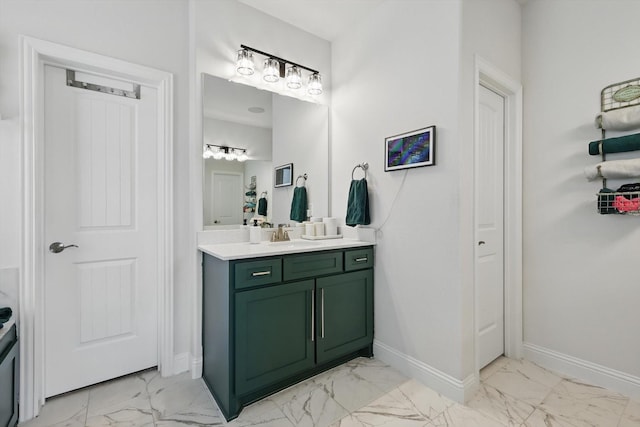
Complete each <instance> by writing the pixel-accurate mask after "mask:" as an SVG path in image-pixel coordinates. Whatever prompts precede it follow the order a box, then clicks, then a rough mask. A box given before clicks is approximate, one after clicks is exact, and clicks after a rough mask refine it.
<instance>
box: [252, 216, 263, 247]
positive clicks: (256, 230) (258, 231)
mask: <svg viewBox="0 0 640 427" xmlns="http://www.w3.org/2000/svg"><path fill="white" fill-rule="evenodd" d="M261 237H262V228H261V227H260V226H258V220H257V219H254V220H253V225H252V226H251V227H249V243H260V241H261V240H262V239H261Z"/></svg>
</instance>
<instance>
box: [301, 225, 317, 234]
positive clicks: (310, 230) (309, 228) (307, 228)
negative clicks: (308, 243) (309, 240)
mask: <svg viewBox="0 0 640 427" xmlns="http://www.w3.org/2000/svg"><path fill="white" fill-rule="evenodd" d="M304 234H305V235H307V236H315V235H316V227H315V225H314V224H313V223H311V222H309V223H307V224H305V225H304Z"/></svg>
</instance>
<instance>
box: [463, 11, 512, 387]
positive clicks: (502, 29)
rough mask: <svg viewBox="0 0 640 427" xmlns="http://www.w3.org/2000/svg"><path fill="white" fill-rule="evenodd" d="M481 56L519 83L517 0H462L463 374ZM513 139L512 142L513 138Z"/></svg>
mask: <svg viewBox="0 0 640 427" xmlns="http://www.w3.org/2000/svg"><path fill="white" fill-rule="evenodd" d="M476 57H481V58H482V59H483V60H484V61H488V62H489V63H490V64H491V65H493V66H494V67H496V68H497V69H499V70H500V71H502V72H503V73H506V74H507V75H509V77H511V79H512V80H514V81H520V79H521V76H520V66H521V9H520V5H519V4H518V3H517V2H516V0H483V1H477V0H464V1H463V3H462V44H461V52H460V64H461V72H460V104H459V107H460V147H461V150H460V182H459V190H458V195H459V200H460V209H459V212H458V215H459V218H460V271H461V275H462V301H461V303H462V315H463V329H462V334H463V349H462V369H463V377H466V376H467V375H470V374H472V373H473V372H474V370H475V359H474V355H475V349H474V339H475V331H474V319H473V315H474V302H475V300H474V248H475V246H476V240H475V231H474V216H473V210H474V194H473V188H474V142H473V141H474V89H475V88H474V84H475V60H476ZM511 142H512V143H513V141H511Z"/></svg>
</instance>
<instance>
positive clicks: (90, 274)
mask: <svg viewBox="0 0 640 427" xmlns="http://www.w3.org/2000/svg"><path fill="white" fill-rule="evenodd" d="M65 78H66V73H65V70H63V69H60V68H57V67H51V66H46V67H45V114H44V116H45V138H44V146H45V148H44V150H45V153H44V165H43V166H44V170H45V185H44V187H45V190H44V193H45V194H44V206H45V224H44V226H45V227H44V229H45V238H46V239H45V242H47V245H49V244H51V243H53V242H62V243H64V244H66V245H69V244H75V245H77V246H78V247H77V248H76V247H70V248H67V249H65V250H64V251H62V252H59V253H52V252H51V251H49V250H48V248H43V249H44V250H45V251H46V257H45V286H44V289H45V304H44V306H45V325H44V327H45V361H46V362H45V394H46V396H47V397H48V396H53V395H56V394H60V393H64V392H66V391H69V390H74V389H77V388H80V387H84V386H87V385H89V384H94V383H97V382H100V381H104V380H107V379H110V378H114V377H118V376H121V375H124V374H128V373H131V372H135V371H139V370H142V369H146V368H149V367H152V366H155V365H157V357H158V348H157V347H158V343H157V340H158V326H157V286H158V278H157V263H158V258H157V253H156V247H157V239H158V237H157V232H158V230H157V224H158V221H157V216H156V206H157V203H156V202H157V197H158V195H157V191H158V187H157V184H156V179H157V170H156V168H157V165H156V162H157V159H156V154H157V149H156V144H157V131H156V126H157V93H156V90H155V89H152V88H147V87H144V86H143V87H142V88H141V99H139V100H136V99H129V98H125V97H121V96H115V95H109V94H103V93H99V92H94V91H90V90H85V89H79V88H73V87H69V86H66V84H65Z"/></svg>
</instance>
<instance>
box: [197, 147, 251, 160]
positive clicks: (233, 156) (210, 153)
mask: <svg viewBox="0 0 640 427" xmlns="http://www.w3.org/2000/svg"><path fill="white" fill-rule="evenodd" d="M202 157H204V158H205V159H210V158H214V159H215V160H220V159H226V160H229V161H232V160H237V161H239V162H244V161H246V160H248V159H249V156H247V149H246V148H234V147H224V146H221V145H213V144H205V146H204V151H203V152H202Z"/></svg>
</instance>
